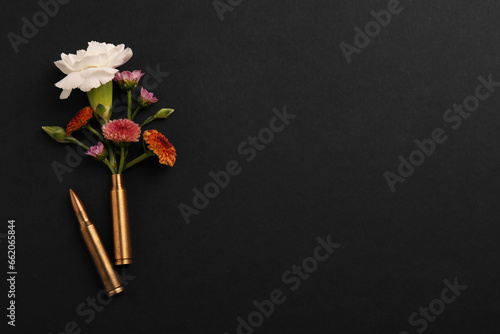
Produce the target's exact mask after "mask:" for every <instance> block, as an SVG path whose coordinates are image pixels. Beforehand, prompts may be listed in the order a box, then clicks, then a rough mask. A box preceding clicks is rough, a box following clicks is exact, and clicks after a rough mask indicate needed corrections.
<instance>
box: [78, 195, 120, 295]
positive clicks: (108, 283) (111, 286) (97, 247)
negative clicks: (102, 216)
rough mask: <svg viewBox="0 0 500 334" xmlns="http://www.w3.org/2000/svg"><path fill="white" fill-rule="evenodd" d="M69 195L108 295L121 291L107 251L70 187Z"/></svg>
mask: <svg viewBox="0 0 500 334" xmlns="http://www.w3.org/2000/svg"><path fill="white" fill-rule="evenodd" d="M69 195H70V197H71V204H72V205H73V210H75V214H76V218H78V222H79V223H80V233H81V234H82V237H83V240H84V241H85V244H86V245H87V249H88V250H89V253H90V256H91V257H92V260H93V261H94V264H95V266H96V268H97V271H98V272H99V276H100V277H101V280H102V283H103V284H104V287H105V289H106V291H107V292H108V295H109V296H113V295H115V294H117V293H120V292H122V291H123V289H125V287H124V285H123V284H122V282H121V280H120V277H119V276H118V274H117V273H116V271H115V269H114V267H113V264H112V263H111V260H110V259H109V256H108V253H106V250H105V249H104V246H103V245H102V242H101V239H100V238H99V234H98V233H97V230H96V228H95V226H94V224H92V222H91V221H90V219H89V217H88V215H87V212H86V211H85V207H84V206H83V203H82V201H81V200H80V198H79V197H78V196H77V195H76V194H75V192H74V191H73V190H71V189H70V190H69Z"/></svg>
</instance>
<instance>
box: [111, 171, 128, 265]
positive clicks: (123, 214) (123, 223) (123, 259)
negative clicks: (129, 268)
mask: <svg viewBox="0 0 500 334" xmlns="http://www.w3.org/2000/svg"><path fill="white" fill-rule="evenodd" d="M111 182H112V187H111V213H112V217H113V244H114V248H115V264H116V265H123V264H130V263H132V262H133V258H132V242H131V241H130V223H129V218H128V203H127V190H126V189H125V187H124V185H123V176H122V174H113V175H112V176H111Z"/></svg>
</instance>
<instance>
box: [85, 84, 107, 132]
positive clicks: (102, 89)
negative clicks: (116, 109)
mask: <svg viewBox="0 0 500 334" xmlns="http://www.w3.org/2000/svg"><path fill="white" fill-rule="evenodd" d="M87 97H88V98H89V102H90V106H91V107H92V109H94V110H95V111H96V116H97V119H98V120H99V122H101V124H105V123H107V122H108V121H109V119H110V118H111V105H112V104H113V81H112V80H111V81H109V82H107V83H105V84H103V85H100V86H99V87H97V88H92V89H91V90H90V91H88V92H87ZM99 105H102V107H104V111H102V110H101V115H99V113H97V108H98V106H99Z"/></svg>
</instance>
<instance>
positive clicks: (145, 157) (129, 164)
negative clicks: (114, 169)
mask: <svg viewBox="0 0 500 334" xmlns="http://www.w3.org/2000/svg"><path fill="white" fill-rule="evenodd" d="M153 155H154V153H153V152H151V151H147V152H144V153H143V154H141V155H140V156H138V157H137V158H135V159H134V160H132V161H130V162H129V163H128V164H126V165H125V168H124V169H123V170H127V169H129V168H130V167H132V166H133V165H135V164H138V163H139V162H141V161H142V160H144V159H147V158H149V157H151V156H153Z"/></svg>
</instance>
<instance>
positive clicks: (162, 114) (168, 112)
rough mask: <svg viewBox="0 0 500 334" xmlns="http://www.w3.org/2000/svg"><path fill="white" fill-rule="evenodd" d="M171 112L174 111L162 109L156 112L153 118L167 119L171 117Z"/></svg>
mask: <svg viewBox="0 0 500 334" xmlns="http://www.w3.org/2000/svg"><path fill="white" fill-rule="evenodd" d="M173 112H174V109H168V108H162V109H160V110H158V111H157V112H156V114H155V116H154V118H167V117H168V116H170V115H172V113H173Z"/></svg>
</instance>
